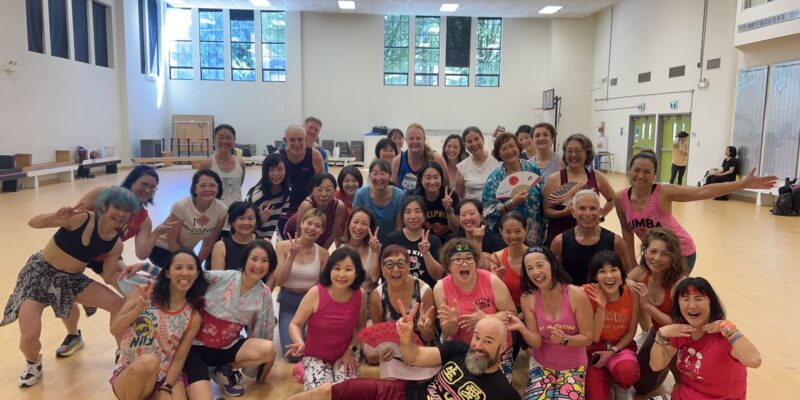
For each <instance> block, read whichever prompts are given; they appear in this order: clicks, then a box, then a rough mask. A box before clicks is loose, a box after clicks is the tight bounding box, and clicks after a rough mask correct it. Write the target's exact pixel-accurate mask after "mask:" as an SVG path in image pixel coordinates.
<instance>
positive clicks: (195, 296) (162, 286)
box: [152, 248, 208, 311]
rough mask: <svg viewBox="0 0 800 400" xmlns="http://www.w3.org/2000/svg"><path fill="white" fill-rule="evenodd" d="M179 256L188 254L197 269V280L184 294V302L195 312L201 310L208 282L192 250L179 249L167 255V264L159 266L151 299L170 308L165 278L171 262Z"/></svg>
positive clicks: (167, 281)
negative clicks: (159, 270) (159, 269)
mask: <svg viewBox="0 0 800 400" xmlns="http://www.w3.org/2000/svg"><path fill="white" fill-rule="evenodd" d="M179 254H188V255H190V256H192V258H194V263H195V266H196V267H197V278H196V279H195V280H194V283H193V284H192V287H190V288H189V290H188V291H187V292H186V301H187V302H188V303H189V304H191V306H192V308H194V309H195V310H198V311H199V310H202V309H203V306H204V305H205V300H204V299H203V296H205V294H206V289H208V281H207V280H206V276H205V274H204V273H203V268H202V263H201V262H200V259H199V258H197V255H196V254H194V251H192V249H186V248H183V249H179V250H177V251H174V252H172V254H170V255H169V258H168V259H167V264H166V265H163V266H161V272H159V273H158V276H156V283H154V284H153V296H152V299H153V300H154V301H155V302H156V303H158V304H159V305H161V306H165V307H169V306H170V298H169V278H167V271H169V270H170V268H171V267H172V261H173V260H175V257H176V256H177V255H179Z"/></svg>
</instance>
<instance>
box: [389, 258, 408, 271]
mask: <svg viewBox="0 0 800 400" xmlns="http://www.w3.org/2000/svg"><path fill="white" fill-rule="evenodd" d="M383 266H384V267H386V269H395V268H397V269H406V266H408V263H407V262H406V261H405V260H400V261H395V262H391V261H384V262H383Z"/></svg>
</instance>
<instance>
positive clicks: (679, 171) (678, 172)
mask: <svg viewBox="0 0 800 400" xmlns="http://www.w3.org/2000/svg"><path fill="white" fill-rule="evenodd" d="M684 172H686V166H685V165H684V166H680V165H675V164H672V173H670V175H669V184H670V185H671V184H673V183H674V182H675V177H676V176H677V177H678V185H683V174H684Z"/></svg>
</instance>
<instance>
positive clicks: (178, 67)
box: [165, 4, 194, 81]
mask: <svg viewBox="0 0 800 400" xmlns="http://www.w3.org/2000/svg"><path fill="white" fill-rule="evenodd" d="M172 10H175V11H180V12H188V14H189V24H190V25H189V32H188V33H189V35H188V36H189V38H188V39H175V38H169V39H170V40H169V49H168V57H169V59H168V62H167V72H168V74H169V79H171V80H178V81H181V80H188V81H190V80H194V45H193V40H192V37H193V36H194V34H193V32H194V29H192V23H193V21H194V18H193V16H192V9H191V8H184V7H173V6H171V5H169V4H168V5H167V10H166V13H167V15H166V20H169V14H170V12H172ZM165 22H166V21H165ZM178 43H181V44H184V45H185V44H187V43H188V48H189V54H188V55H189V65H188V66H187V65H173V63H172V61H173V54H175V53H176V51H175V50H176V49H177V48H179V46H178ZM177 55H182V54H181V53H179V52H178V53H177ZM176 59H178V58H177V57H176ZM177 71H189V72H190V74H189V76H188V77H176V75H175V74H174V72H177Z"/></svg>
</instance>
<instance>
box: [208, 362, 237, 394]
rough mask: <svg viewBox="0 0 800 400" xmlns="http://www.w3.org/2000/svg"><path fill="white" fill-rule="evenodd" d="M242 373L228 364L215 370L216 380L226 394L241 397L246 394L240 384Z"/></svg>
mask: <svg viewBox="0 0 800 400" xmlns="http://www.w3.org/2000/svg"><path fill="white" fill-rule="evenodd" d="M241 379H242V373H241V372H239V371H237V370H233V369H231V368H230V367H228V366H222V367H217V369H216V370H215V371H214V382H217V385H219V386H220V387H221V388H222V391H223V392H225V394H226V395H228V396H231V397H239V396H241V395H243V394H244V388H243V387H242V385H240V384H239V381H240V380H241Z"/></svg>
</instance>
